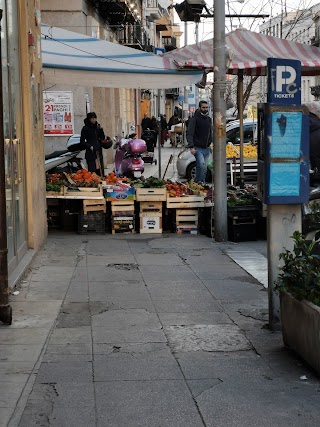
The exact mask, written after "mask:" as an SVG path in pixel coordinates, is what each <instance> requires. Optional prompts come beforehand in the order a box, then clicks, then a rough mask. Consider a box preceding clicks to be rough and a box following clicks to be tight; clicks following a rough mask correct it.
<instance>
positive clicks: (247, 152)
mask: <svg viewBox="0 0 320 427" xmlns="http://www.w3.org/2000/svg"><path fill="white" fill-rule="evenodd" d="M243 157H244V158H245V159H256V158H257V157H258V151H257V147H256V146H255V145H251V144H249V145H245V146H244V147H243Z"/></svg>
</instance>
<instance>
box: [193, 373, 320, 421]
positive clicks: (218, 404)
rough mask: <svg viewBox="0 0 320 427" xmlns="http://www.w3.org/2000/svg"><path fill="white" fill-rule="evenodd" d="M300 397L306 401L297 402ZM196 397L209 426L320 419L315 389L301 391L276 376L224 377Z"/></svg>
mask: <svg viewBox="0 0 320 427" xmlns="http://www.w3.org/2000/svg"><path fill="white" fill-rule="evenodd" d="M271 396H272V398H271ZM301 398H302V399H303V400H304V401H305V404H304V405H303V406H300V405H298V406H297V403H296V402H299V401H300V400H301ZM305 399H306V400H305ZM196 400H197V403H198V406H199V409H200V410H201V412H202V413H203V414H204V421H205V425H206V426H208V427H209V426H210V427H217V426H218V427H225V426H228V427H229V426H230V427H238V426H250V427H251V426H252V427H270V426H272V427H283V426H289V425H290V426H294V427H301V426H304V427H315V426H316V425H317V424H318V420H319V418H318V417H319V411H318V409H316V408H315V405H314V404H315V397H314V390H312V389H309V390H308V389H306V390H305V391H304V392H301V390H297V389H295V387H294V386H291V387H290V385H289V384H283V383H282V382H281V381H278V380H277V379H271V380H270V379H263V378H259V379H257V378H254V380H253V381H252V380H251V378H250V377H246V378H242V379H241V383H240V384H239V383H238V384H235V382H234V381H230V380H229V381H223V382H221V383H220V384H217V385H215V386H213V387H211V388H209V389H208V390H207V391H204V392H203V393H202V394H201V395H200V396H198V397H197V399H196ZM240 408H241V410H239V409H240ZM280 408H281V409H280Z"/></svg>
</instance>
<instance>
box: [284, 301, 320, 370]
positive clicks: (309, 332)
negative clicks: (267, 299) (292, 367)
mask: <svg viewBox="0 0 320 427" xmlns="http://www.w3.org/2000/svg"><path fill="white" fill-rule="evenodd" d="M281 321H282V335H283V341H284V343H285V345H287V346H289V347H290V348H292V349H293V350H294V351H295V352H296V353H298V354H299V355H300V356H301V357H302V358H303V359H304V360H305V361H306V362H307V363H308V364H309V365H310V366H312V368H313V369H315V371H317V372H318V374H320V307H318V306H316V305H314V304H312V303H311V302H309V301H305V300H303V301H298V300H297V299H295V298H293V297H292V296H291V295H290V294H288V293H285V294H283V295H281Z"/></svg>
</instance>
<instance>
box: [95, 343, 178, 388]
mask: <svg viewBox="0 0 320 427" xmlns="http://www.w3.org/2000/svg"><path fill="white" fill-rule="evenodd" d="M119 346H121V344H119ZM128 350H129V349H128ZM93 367H94V380H95V381H96V382H97V381H144V380H182V379H183V376H182V373H181V371H180V368H179V366H178V364H177V362H176V360H175V358H174V357H173V355H172V354H171V351H170V350H169V349H164V350H161V351H156V352H154V353H153V352H148V353H142V354H141V353H135V352H128V353H113V354H110V355H95V358H94V363H93Z"/></svg>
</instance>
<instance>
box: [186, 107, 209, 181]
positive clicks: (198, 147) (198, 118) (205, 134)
mask: <svg viewBox="0 0 320 427" xmlns="http://www.w3.org/2000/svg"><path fill="white" fill-rule="evenodd" d="M187 143H188V145H187V147H188V148H190V151H191V154H193V155H194V156H195V158H196V177H195V182H205V179H206V174H207V165H208V160H209V155H210V144H211V143H212V123H211V118H210V117H209V106H208V103H207V101H200V102H199V109H198V110H196V112H195V115H194V116H193V117H192V118H191V119H190V121H189V124H188V129H187Z"/></svg>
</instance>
